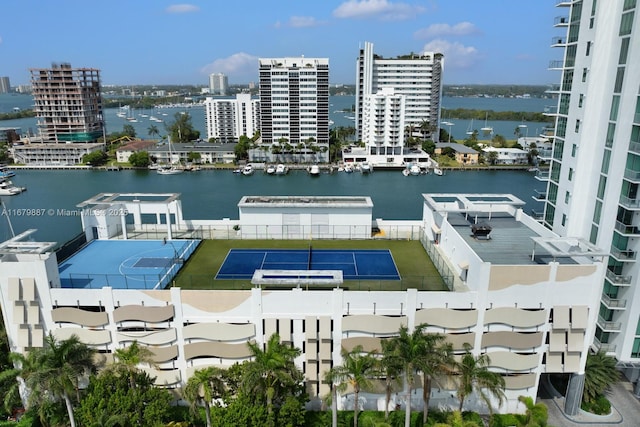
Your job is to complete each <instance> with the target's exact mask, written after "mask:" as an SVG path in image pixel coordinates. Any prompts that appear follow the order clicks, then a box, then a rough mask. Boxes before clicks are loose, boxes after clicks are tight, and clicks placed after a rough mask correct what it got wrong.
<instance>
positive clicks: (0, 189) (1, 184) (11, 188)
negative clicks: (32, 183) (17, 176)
mask: <svg viewBox="0 0 640 427" xmlns="http://www.w3.org/2000/svg"><path fill="white" fill-rule="evenodd" d="M26 190H27V189H26V188H25V187H17V186H15V185H13V183H12V182H11V181H9V180H8V179H3V180H2V181H0V196H14V195H16V194H20V193H22V192H23V191H26Z"/></svg>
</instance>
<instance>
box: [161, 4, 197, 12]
mask: <svg viewBox="0 0 640 427" xmlns="http://www.w3.org/2000/svg"><path fill="white" fill-rule="evenodd" d="M199 10H200V8H199V7H198V6H195V5H192V4H172V5H171V6H169V7H167V8H166V9H165V11H166V12H167V13H191V12H198V11H199Z"/></svg>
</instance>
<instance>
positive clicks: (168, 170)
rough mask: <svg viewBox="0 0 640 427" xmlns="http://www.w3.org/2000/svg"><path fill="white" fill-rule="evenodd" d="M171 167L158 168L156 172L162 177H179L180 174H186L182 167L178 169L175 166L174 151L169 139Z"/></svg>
mask: <svg viewBox="0 0 640 427" xmlns="http://www.w3.org/2000/svg"><path fill="white" fill-rule="evenodd" d="M168 141H169V165H166V166H163V167H161V168H158V169H157V170H156V172H157V173H158V174H160V175H177V174H179V173H182V172H184V169H182V168H180V167H176V165H174V164H173V149H172V145H171V138H169V140H168Z"/></svg>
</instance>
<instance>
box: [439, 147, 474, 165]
mask: <svg viewBox="0 0 640 427" xmlns="http://www.w3.org/2000/svg"><path fill="white" fill-rule="evenodd" d="M445 148H450V149H452V150H453V151H454V153H455V156H456V162H458V163H460V164H462V165H477V164H478V156H479V153H478V152H477V151H476V150H474V149H473V148H471V147H467V146H466V145H464V144H457V143H453V142H438V143H437V144H436V149H435V154H438V155H441V154H442V150H444V149H445Z"/></svg>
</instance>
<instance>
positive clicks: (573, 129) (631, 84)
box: [544, 0, 640, 374]
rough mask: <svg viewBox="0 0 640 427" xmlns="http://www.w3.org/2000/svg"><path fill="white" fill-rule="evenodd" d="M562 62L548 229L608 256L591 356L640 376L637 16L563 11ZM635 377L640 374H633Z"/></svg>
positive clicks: (564, 5)
mask: <svg viewBox="0 0 640 427" xmlns="http://www.w3.org/2000/svg"><path fill="white" fill-rule="evenodd" d="M557 6H559V8H560V9H561V10H562V11H563V13H562V16H558V17H557V18H556V19H555V26H556V27H559V28H562V29H564V30H566V31H565V34H563V35H561V36H558V37H555V38H554V39H553V45H554V46H557V47H561V48H563V58H564V59H563V60H558V61H552V62H551V67H550V68H552V69H558V70H561V72H562V79H561V83H560V85H559V87H557V88H555V89H554V90H555V92H556V93H557V94H558V96H559V102H558V110H557V112H556V113H555V116H556V129H555V135H554V148H553V153H552V155H551V156H550V158H549V159H548V160H550V164H551V168H550V173H549V175H548V177H546V176H545V177H544V178H545V179H548V180H549V182H548V187H547V200H546V202H545V210H544V223H545V224H546V225H547V226H548V227H549V228H551V229H552V230H554V231H556V232H557V233H558V234H561V235H565V236H576V237H583V238H585V239H588V240H589V241H590V242H591V243H593V244H595V245H597V246H598V247H600V248H603V249H605V250H607V251H609V254H610V255H609V261H608V267H607V271H606V278H605V279H604V284H603V289H602V299H601V304H600V311H599V316H598V320H597V327H596V331H595V340H594V346H595V347H596V348H599V349H602V350H605V351H607V352H608V353H610V354H612V355H615V356H616V358H617V359H618V360H619V361H621V362H625V363H628V366H629V369H631V372H632V371H633V365H634V364H635V366H636V368H635V369H640V368H639V367H640V254H639V252H640V192H639V191H638V190H639V188H640V95H639V93H640V91H639V89H640V10H639V9H638V7H637V2H636V0H624V1H622V0H621V1H606V2H605V1H596V0H584V1H561V2H557ZM635 374H637V372H635Z"/></svg>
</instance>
